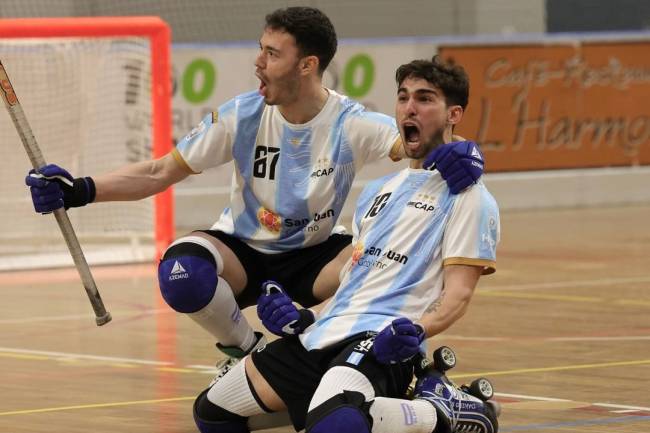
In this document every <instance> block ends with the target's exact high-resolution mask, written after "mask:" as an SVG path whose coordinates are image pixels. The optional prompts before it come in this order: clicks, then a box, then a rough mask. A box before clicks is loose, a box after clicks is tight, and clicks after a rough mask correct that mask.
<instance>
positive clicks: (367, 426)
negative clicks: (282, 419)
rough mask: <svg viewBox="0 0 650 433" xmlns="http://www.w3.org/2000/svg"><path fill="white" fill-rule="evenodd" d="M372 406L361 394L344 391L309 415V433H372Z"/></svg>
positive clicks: (307, 429) (311, 411)
mask: <svg viewBox="0 0 650 433" xmlns="http://www.w3.org/2000/svg"><path fill="white" fill-rule="evenodd" d="M369 407H370V404H369V403H366V399H365V397H364V396H363V394H361V393H360V392H356V391H343V393H341V394H337V395H335V396H334V397H332V398H330V399H329V400H326V401H324V402H323V403H321V404H320V405H319V406H317V407H315V408H314V409H312V410H310V411H309V413H308V414H307V428H306V431H307V433H332V432H338V433H370V431H371V430H372V423H371V421H370V420H371V418H370V415H369V414H368V410H369Z"/></svg>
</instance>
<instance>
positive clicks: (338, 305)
mask: <svg viewBox="0 0 650 433" xmlns="http://www.w3.org/2000/svg"><path fill="white" fill-rule="evenodd" d="M353 226H354V227H353V228H354V240H353V246H354V249H353V253H352V257H351V258H350V260H349V261H348V263H347V264H346V266H345V267H344V269H343V271H342V272H341V285H340V287H339V289H338V290H337V292H336V294H335V295H334V297H333V298H332V300H331V301H330V302H329V303H328V304H327V305H326V306H325V307H324V309H323V310H322V311H321V313H320V314H319V318H318V319H317V320H316V322H315V323H314V324H313V325H312V326H310V327H309V328H307V330H306V331H305V332H304V333H303V334H302V335H301V336H300V339H301V341H302V343H303V345H304V346H305V347H306V348H307V349H308V350H313V349H319V348H324V347H327V346H329V345H331V344H334V343H337V342H339V341H341V340H343V339H345V338H347V337H349V336H352V335H354V334H357V333H360V332H365V331H380V330H382V329H383V328H385V327H386V326H387V325H388V324H390V323H391V322H392V321H393V320H394V319H396V318H398V317H407V318H409V319H411V320H413V321H417V320H420V318H421V317H422V315H423V314H424V313H425V311H426V310H427V308H428V307H429V306H430V305H431V304H432V303H433V302H435V301H436V299H438V297H439V296H440V293H441V290H442V287H443V267H444V266H445V265H449V264H466V265H474V266H482V267H483V268H484V273H491V272H494V270H495V264H496V245H497V242H498V240H499V209H498V207H497V204H496V202H495V200H494V198H493V197H492V195H491V194H490V193H489V192H488V191H487V189H486V188H485V185H484V184H483V183H482V182H480V181H479V183H478V184H476V185H474V186H472V187H471V188H469V189H467V190H466V191H464V192H463V193H461V194H458V195H452V194H450V192H449V189H448V188H447V184H446V183H445V181H444V180H443V179H442V177H441V176H440V173H439V172H438V171H427V170H422V169H411V168H407V169H405V170H402V171H400V172H397V173H394V174H392V175H389V176H385V177H383V178H381V179H378V180H376V181H374V182H372V183H371V184H369V185H368V186H367V187H366V188H365V189H364V190H363V192H362V194H361V196H360V197H359V200H358V202H357V207H356V212H355V216H354V221H353Z"/></svg>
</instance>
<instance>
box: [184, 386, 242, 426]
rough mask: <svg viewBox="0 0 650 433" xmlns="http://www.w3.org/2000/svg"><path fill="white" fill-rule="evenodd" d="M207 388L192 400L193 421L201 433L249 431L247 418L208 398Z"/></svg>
mask: <svg viewBox="0 0 650 433" xmlns="http://www.w3.org/2000/svg"><path fill="white" fill-rule="evenodd" d="M208 391H209V388H208V389H206V390H205V391H203V392H202V393H201V394H199V396H198V397H197V398H196V400H195V401H194V407H193V410H192V412H193V413H194V422H195V423H196V426H197V427H198V428H199V431H200V432H201V433H250V430H249V429H248V426H247V419H246V418H244V417H243V416H239V415H237V414H234V413H232V412H229V411H227V410H225V409H223V408H221V407H219V406H217V405H215V404H214V403H212V402H211V401H210V400H208Z"/></svg>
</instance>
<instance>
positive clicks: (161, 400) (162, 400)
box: [0, 396, 196, 416]
mask: <svg viewBox="0 0 650 433" xmlns="http://www.w3.org/2000/svg"><path fill="white" fill-rule="evenodd" d="M194 399H196V397H195V396H192V397H173V398H159V399H155V400H133V401H118V402H114V403H94V404H80V405H76V406H59V407H46V408H41V409H25V410H12V411H9V412H0V416H10V415H27V414H33V413H44V412H59V411H64V410H78V409H97V408H105V407H118V406H131V405H136V404H155V403H168V402H173V401H185V400H194Z"/></svg>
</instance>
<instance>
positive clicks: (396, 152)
mask: <svg viewBox="0 0 650 433" xmlns="http://www.w3.org/2000/svg"><path fill="white" fill-rule="evenodd" d="M388 156H390V159H392V160H393V161H400V160H401V159H402V158H403V157H404V156H405V153H404V146H403V145H402V137H400V136H397V140H395V143H393V147H391V148H390V153H389V154H388Z"/></svg>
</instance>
